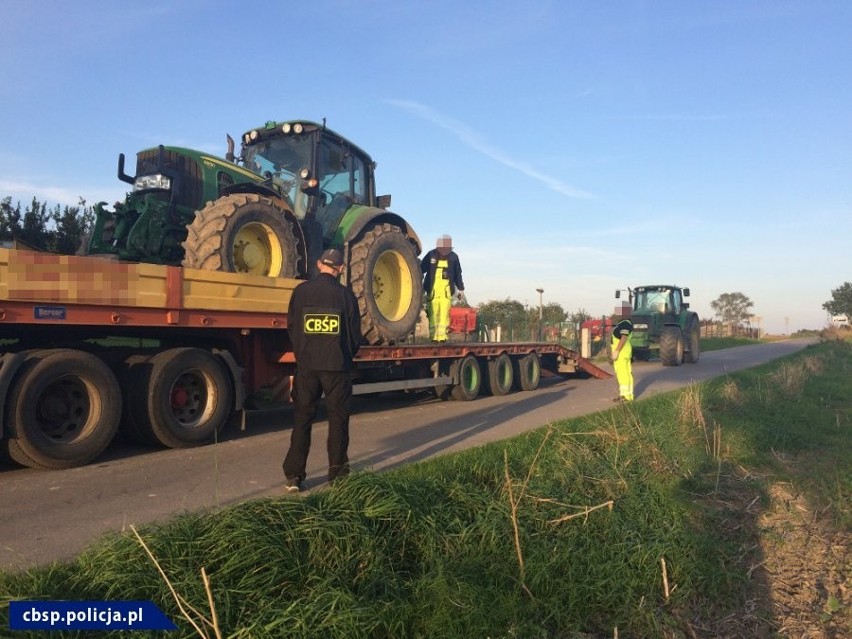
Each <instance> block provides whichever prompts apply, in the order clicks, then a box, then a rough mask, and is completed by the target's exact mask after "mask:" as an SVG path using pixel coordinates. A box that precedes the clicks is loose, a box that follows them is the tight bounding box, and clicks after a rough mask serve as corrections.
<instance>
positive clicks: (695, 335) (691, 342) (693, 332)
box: [683, 320, 701, 364]
mask: <svg viewBox="0 0 852 639" xmlns="http://www.w3.org/2000/svg"><path fill="white" fill-rule="evenodd" d="M699 357H701V327H700V326H699V324H698V320H692V321H691V322H690V323H689V328H688V329H687V331H686V351H685V352H684V354H683V361H685V362H686V363H687V364H696V363H697V362H698V358H699Z"/></svg>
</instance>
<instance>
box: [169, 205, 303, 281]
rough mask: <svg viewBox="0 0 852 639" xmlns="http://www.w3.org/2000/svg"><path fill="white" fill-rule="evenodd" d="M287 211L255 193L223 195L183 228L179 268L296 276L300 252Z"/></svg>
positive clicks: (199, 212)
mask: <svg viewBox="0 0 852 639" xmlns="http://www.w3.org/2000/svg"><path fill="white" fill-rule="evenodd" d="M287 212H288V209H286V208H285V207H284V206H283V203H281V202H278V201H276V200H273V199H271V198H268V197H263V196H261V195H257V194H255V193H248V194H243V193H238V194H235V195H226V196H224V197H221V198H219V199H218V200H216V201H215V202H208V203H207V206H205V207H204V208H203V209H201V210H200V211H198V212H197V213H196V214H195V219H194V220H193V221H192V224H190V225H188V226H187V227H186V230H187V236H186V240H185V241H184V242H183V248H184V258H183V265H184V266H185V267H188V268H200V269H203V270H206V271H228V272H231V273H250V274H252V275H263V276H266V277H296V275H297V274H298V271H299V265H298V261H299V253H298V249H297V246H296V244H297V241H296V234H295V233H294V231H293V226H292V222H290V220H289V219H287V215H286V213H287Z"/></svg>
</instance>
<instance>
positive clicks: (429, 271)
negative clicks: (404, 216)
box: [420, 235, 464, 342]
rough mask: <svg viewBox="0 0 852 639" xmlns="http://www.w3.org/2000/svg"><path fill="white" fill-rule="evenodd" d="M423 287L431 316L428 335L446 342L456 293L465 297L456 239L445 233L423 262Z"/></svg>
mask: <svg viewBox="0 0 852 639" xmlns="http://www.w3.org/2000/svg"><path fill="white" fill-rule="evenodd" d="M420 270H421V271H422V272H423V275H424V276H425V277H424V280H423V290H424V291H425V292H426V316H427V317H428V318H429V338H430V339H431V340H432V341H433V342H446V341H447V329H448V328H449V326H450V306H452V303H453V296H454V295H455V296H457V297H458V299H459V300H462V299H464V282H463V281H462V269H461V263H460V262H459V256H458V255H456V254H455V253H454V252H453V238H451V237H450V236H449V235H442V236H441V237H439V238H438V241H437V243H436V245H435V248H433V249H432V250H431V251H429V252H428V253H426V255H424V256H423V259H422V260H421V262H420Z"/></svg>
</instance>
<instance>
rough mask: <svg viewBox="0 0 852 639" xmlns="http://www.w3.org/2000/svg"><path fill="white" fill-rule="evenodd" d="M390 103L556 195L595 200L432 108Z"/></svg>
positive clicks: (421, 105)
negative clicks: (516, 158) (495, 145)
mask: <svg viewBox="0 0 852 639" xmlns="http://www.w3.org/2000/svg"><path fill="white" fill-rule="evenodd" d="M388 103H389V104H391V105H393V106H395V107H398V108H400V109H403V110H404V111H407V112H409V113H411V114H412V115H416V116H417V117H420V118H423V119H424V120H427V121H429V122H431V123H432V124H434V125H436V126H439V127H441V128H442V129H445V130H447V131H449V132H450V133H452V134H453V135H455V136H456V137H457V138H458V139H459V140H460V141H461V142H462V143H463V144H465V145H467V146H469V147H470V148H472V149H474V150H475V151H478V152H479V153H482V154H483V155H484V156H486V157H488V158H490V159H492V160H494V161H495V162H499V163H500V164H502V165H504V166H507V167H509V168H511V169H515V170H517V171H520V172H521V173H522V174H524V175H526V176H527V177H529V178H532V179H533V180H537V181H538V182H541V183H543V184H544V185H545V186H546V187H547V188H549V189H551V190H553V191H556V192H557V193H561V194H562V195H567V196H568V197H573V198H581V199H590V198H592V197H594V196H593V195H592V194H591V193H588V192H587V191H583V190H581V189H578V188H576V187H574V186H571V185H570V184H566V183H565V182H563V181H562V180H559V179H558V178H555V177H552V176H550V175H546V174H544V173H541V172H539V171H537V170H536V169H534V168H533V167H531V166H529V165H528V164H525V163H523V162H520V161H518V160H515V159H514V158H512V157H510V156H509V155H508V154H507V153H505V152H504V151H502V150H500V149H498V148H496V147H494V146H492V145H491V144H489V143H488V141H487V140H485V139H484V138H483V137H482V136H481V135H479V134H478V133H477V132H476V131H474V130H473V129H471V128H470V127H468V126H467V125H465V124H463V123H461V122H459V121H458V120H454V119H452V118H450V117H448V116H446V115H444V114H442V113H439V112H438V111H436V110H435V109H432V108H431V107H428V106H426V105H423V104H420V103H419V102H413V101H410V100H388Z"/></svg>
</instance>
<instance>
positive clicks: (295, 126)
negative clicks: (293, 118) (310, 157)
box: [293, 122, 305, 135]
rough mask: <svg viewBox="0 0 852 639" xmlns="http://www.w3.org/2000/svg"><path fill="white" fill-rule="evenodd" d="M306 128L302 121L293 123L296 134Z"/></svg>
mask: <svg viewBox="0 0 852 639" xmlns="http://www.w3.org/2000/svg"><path fill="white" fill-rule="evenodd" d="M304 130H305V128H304V127H303V126H302V123H301V122H296V124H294V125H293V133H295V134H296V135H299V134H300V133H301V132H302V131H304Z"/></svg>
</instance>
